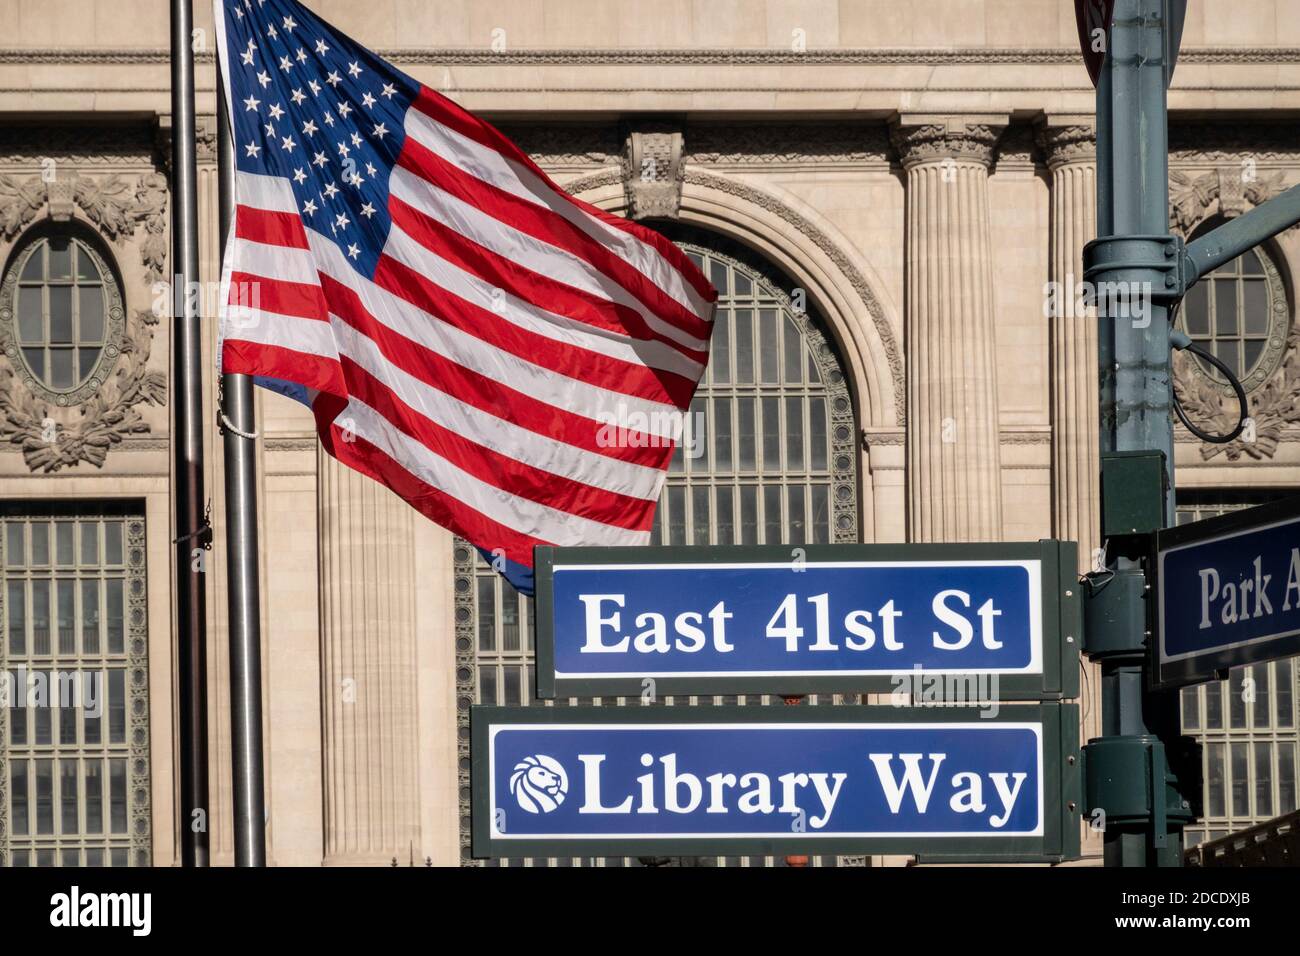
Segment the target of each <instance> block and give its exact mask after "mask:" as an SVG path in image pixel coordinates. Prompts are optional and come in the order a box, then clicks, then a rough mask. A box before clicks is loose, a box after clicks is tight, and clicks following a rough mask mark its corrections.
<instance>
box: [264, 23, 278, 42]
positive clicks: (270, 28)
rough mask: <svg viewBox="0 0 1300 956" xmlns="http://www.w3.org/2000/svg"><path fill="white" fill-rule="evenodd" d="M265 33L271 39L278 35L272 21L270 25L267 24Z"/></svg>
mask: <svg viewBox="0 0 1300 956" xmlns="http://www.w3.org/2000/svg"><path fill="white" fill-rule="evenodd" d="M266 35H267V36H269V37H270V38H271V39H272V40H274V39H275V38H276V37H278V36H279V35H280V34H278V33H276V32H275V24H274V23H272V24H271V25H270V26H268V27H267V28H266Z"/></svg>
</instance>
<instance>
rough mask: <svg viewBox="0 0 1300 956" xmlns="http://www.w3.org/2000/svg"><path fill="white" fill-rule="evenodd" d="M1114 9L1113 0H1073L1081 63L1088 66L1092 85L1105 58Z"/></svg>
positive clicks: (1094, 84)
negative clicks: (1081, 53)
mask: <svg viewBox="0 0 1300 956" xmlns="http://www.w3.org/2000/svg"><path fill="white" fill-rule="evenodd" d="M1114 11H1115V0H1074V23H1075V26H1076V27H1077V28H1078V30H1079V49H1080V50H1081V51H1082V52H1083V63H1084V65H1085V66H1086V67H1087V68H1088V77H1089V78H1090V79H1091V80H1092V85H1093V86H1096V85H1097V80H1098V79H1099V78H1100V77H1101V65H1102V63H1104V62H1105V60H1106V47H1107V46H1108V45H1109V42H1110V20H1111V15H1112V14H1113V13H1114Z"/></svg>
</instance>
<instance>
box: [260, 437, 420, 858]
mask: <svg viewBox="0 0 1300 956" xmlns="http://www.w3.org/2000/svg"><path fill="white" fill-rule="evenodd" d="M317 454H318V455H319V459H320V460H319V474H320V485H319V488H320V490H319V509H320V602H321V603H320V606H321V622H320V625H321V672H322V679H321V680H322V685H321V712H322V721H323V724H324V760H323V764H324V767H323V771H324V772H323V786H324V791H325V792H324V797H325V800H324V805H325V806H324V809H325V827H324V830H325V833H324V837H325V840H324V843H325V848H324V849H325V853H324V855H325V860H324V862H325V864H326V865H327V866H328V865H345V866H358V865H362V866H364V865H367V864H370V865H387V864H389V863H391V862H392V860H393V859H394V858H396V859H397V862H398V864H399V865H403V866H405V865H407V864H408V862H409V861H410V859H411V858H412V856H414V857H415V860H416V862H417V864H418V863H419V862H420V794H419V759H418V758H419V754H418V752H417V740H418V734H419V709H418V702H417V697H416V688H417V674H418V660H417V656H416V643H415V642H416V629H415V622H416V595H415V547H414V540H415V531H414V522H415V521H417V520H423V519H421V518H419V516H418V515H417V514H416V513H415V511H414V510H412V509H411V507H410V506H409V505H407V504H406V503H405V502H403V501H402V500H401V499H400V498H398V497H397V496H396V495H394V494H393V493H392V492H390V491H389V490H388V489H387V488H384V487H383V486H382V485H380V484H379V483H378V482H376V481H374V480H372V479H370V478H367V477H366V476H364V475H362V474H360V473H358V472H355V471H353V470H352V469H350V468H346V467H344V466H343V465H340V464H339V463H338V462H336V461H335V460H334V459H333V458H331V457H330V456H328V455H326V454H325V453H324V452H323V451H320V452H318V453H317ZM272 547H274V545H273V544H272Z"/></svg>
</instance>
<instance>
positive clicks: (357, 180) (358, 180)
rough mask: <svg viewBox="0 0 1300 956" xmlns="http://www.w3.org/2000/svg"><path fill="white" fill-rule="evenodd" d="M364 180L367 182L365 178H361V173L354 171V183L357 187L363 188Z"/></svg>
mask: <svg viewBox="0 0 1300 956" xmlns="http://www.w3.org/2000/svg"><path fill="white" fill-rule="evenodd" d="M364 182H365V180H364V179H362V178H361V174H360V173H356V172H354V173H353V174H352V185H353V186H355V187H357V189H360V188H361V184H362V183H364Z"/></svg>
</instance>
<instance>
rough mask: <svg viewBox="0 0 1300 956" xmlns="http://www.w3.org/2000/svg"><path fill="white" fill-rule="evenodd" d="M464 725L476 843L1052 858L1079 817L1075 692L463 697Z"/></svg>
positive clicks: (479, 847)
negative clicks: (520, 701)
mask: <svg viewBox="0 0 1300 956" xmlns="http://www.w3.org/2000/svg"><path fill="white" fill-rule="evenodd" d="M1063 714H1064V717H1063ZM471 732H472V734H473V740H472V745H471V753H472V754H473V755H474V756H473V769H472V777H473V779H472V784H473V793H474V818H473V831H474V852H475V855H489V856H528V855H538V854H544V855H578V856H591V855H611V854H614V855H617V854H631V855H640V854H647V853H649V854H655V853H770V852H781V851H782V850H783V849H784V850H787V851H788V850H791V849H794V850H796V851H797V852H801V853H820V852H827V853H832V852H859V853H868V852H880V853H892V852H903V853H909V854H910V853H925V854H929V853H934V854H939V855H944V856H954V855H955V856H961V855H966V856H980V857H987V858H998V859H1006V858H1017V859H1021V858H1023V859H1043V858H1054V859H1055V858H1060V857H1062V856H1063V855H1068V854H1069V853H1070V852H1073V851H1072V850H1071V849H1070V847H1069V846H1066V845H1065V844H1063V843H1062V840H1063V834H1064V833H1065V831H1068V830H1073V832H1074V833H1075V835H1076V837H1077V833H1078V827H1077V821H1078V814H1077V810H1076V809H1075V808H1077V805H1078V796H1077V791H1076V789H1075V787H1076V785H1077V776H1076V774H1075V770H1074V766H1075V763H1076V761H1075V759H1074V754H1075V752H1076V750H1077V746H1078V736H1077V732H1078V711H1077V707H1076V706H1075V705H1061V704H1055V703H1051V704H1041V705H1028V706H1027V705H1019V706H1014V707H1006V708H1003V709H1002V710H1001V712H1000V713H999V715H998V716H997V717H996V718H993V719H987V718H982V717H981V716H980V714H979V712H978V711H976V710H972V709H961V710H946V711H942V712H941V711H938V710H934V709H926V708H894V707H854V708H840V707H820V708H816V709H813V708H807V709H795V708H772V707H691V708H685V707H683V708H646V707H639V706H637V707H584V708H569V707H566V708H541V707H475V708H473V709H472V710H471ZM1063 748H1064V750H1065V753H1066V756H1063V754H1062V750H1063ZM1063 768H1067V769H1068V772H1069V778H1068V779H1065V780H1063V778H1062V771H1063Z"/></svg>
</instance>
